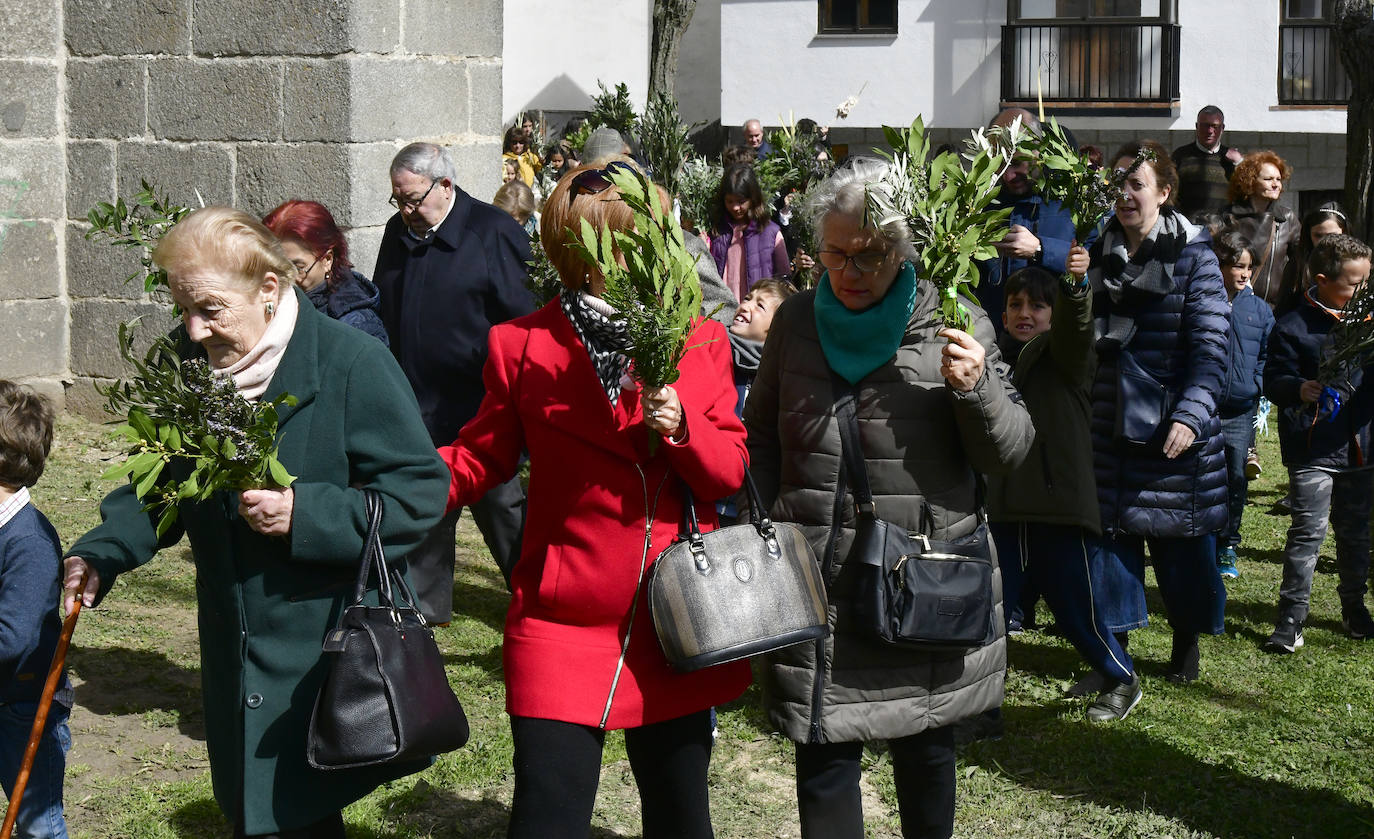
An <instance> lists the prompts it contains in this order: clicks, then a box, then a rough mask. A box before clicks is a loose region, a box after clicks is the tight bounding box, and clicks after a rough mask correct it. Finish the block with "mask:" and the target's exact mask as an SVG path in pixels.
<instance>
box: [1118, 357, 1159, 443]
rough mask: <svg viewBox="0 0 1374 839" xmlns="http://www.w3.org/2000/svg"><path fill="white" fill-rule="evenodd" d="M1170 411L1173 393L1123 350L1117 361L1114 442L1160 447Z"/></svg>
mask: <svg viewBox="0 0 1374 839" xmlns="http://www.w3.org/2000/svg"><path fill="white" fill-rule="evenodd" d="M1173 408H1174V394H1173V392H1172V391H1170V390H1169V389H1168V388H1167V387H1165V386H1164V385H1163V384H1161V383H1160V382H1159V380H1158V379H1156V378H1155V377H1154V375H1153V374H1151V373H1150V371H1149V370H1146V369H1145V368H1144V367H1143V366H1142V365H1141V364H1140V362H1139V361H1137V360H1136V357H1135V353H1133V352H1131V351H1130V349H1129V348H1127V347H1122V348H1121V349H1120V350H1119V351H1118V352H1117V357H1116V429H1115V436H1116V439H1117V440H1118V441H1120V442H1122V443H1127V444H1131V445H1137V446H1143V445H1147V444H1149V443H1152V442H1158V443H1160V444H1163V442H1164V434H1165V433H1166V432H1165V431H1164V424H1165V420H1167V419H1168V418H1169V414H1170V412H1171V411H1173Z"/></svg>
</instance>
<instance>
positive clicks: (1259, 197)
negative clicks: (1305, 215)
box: [1220, 151, 1302, 308]
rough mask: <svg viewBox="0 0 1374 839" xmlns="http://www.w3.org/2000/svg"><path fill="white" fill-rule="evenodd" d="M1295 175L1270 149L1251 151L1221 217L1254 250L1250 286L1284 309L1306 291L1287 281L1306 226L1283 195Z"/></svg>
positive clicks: (1233, 177)
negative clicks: (1290, 258) (1291, 256)
mask: <svg viewBox="0 0 1374 839" xmlns="http://www.w3.org/2000/svg"><path fill="white" fill-rule="evenodd" d="M1292 177H1293V167H1292V166H1289V165H1288V164H1287V163H1286V162H1285V161H1284V159H1283V158H1281V157H1279V156H1278V155H1277V154H1275V153H1273V152H1272V151H1257V152H1253V153H1251V154H1247V155H1246V156H1245V159H1244V160H1242V161H1241V162H1240V163H1237V164H1236V171H1235V172H1234V173H1233V174H1232V175H1231V186H1230V188H1229V190H1228V192H1227V198H1229V199H1230V200H1231V206H1229V207H1227V208H1226V209H1225V210H1222V211H1221V216H1220V227H1226V228H1233V229H1235V230H1237V231H1238V232H1239V233H1240V234H1241V235H1242V236H1244V237H1245V238H1247V239H1249V240H1250V244H1251V246H1253V247H1254V249H1255V259H1256V262H1255V267H1254V269H1253V270H1252V273H1251V276H1250V287H1251V288H1253V289H1254V290H1255V294H1257V295H1259V296H1260V297H1262V298H1264V300H1265V302H1267V303H1268V304H1269V305H1270V306H1275V307H1280V308H1291V306H1290V304H1293V303H1294V301H1295V298H1296V296H1297V295H1298V294H1300V293H1301V291H1302V290H1301V289H1298V288H1292V287H1290V285H1288V284H1285V283H1284V269H1285V267H1286V266H1287V264H1288V254H1289V251H1290V250H1292V251H1293V254H1294V257H1295V258H1296V257H1297V247H1298V239H1299V237H1300V235H1301V231H1302V223H1301V221H1300V220H1299V218H1298V215H1297V213H1295V212H1293V210H1292V209H1291V208H1289V207H1288V206H1287V205H1285V204H1283V203H1281V202H1280V200H1279V199H1280V198H1281V197H1282V196H1283V190H1284V187H1285V186H1287V184H1288V181H1289V179H1290V178H1292ZM1290 282H1292V280H1291V278H1290Z"/></svg>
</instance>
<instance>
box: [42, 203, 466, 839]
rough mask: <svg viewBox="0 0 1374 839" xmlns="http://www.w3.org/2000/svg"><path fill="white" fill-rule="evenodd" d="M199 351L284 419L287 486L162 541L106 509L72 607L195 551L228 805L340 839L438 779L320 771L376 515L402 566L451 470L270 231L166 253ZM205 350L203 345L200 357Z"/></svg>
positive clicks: (266, 826)
mask: <svg viewBox="0 0 1374 839" xmlns="http://www.w3.org/2000/svg"><path fill="white" fill-rule="evenodd" d="M153 258H154V260H155V261H156V262H157V264H158V265H160V266H161V267H163V268H165V269H166V270H167V274H168V280H169V285H170V289H171V294H172V299H173V300H174V301H175V302H176V304H177V306H178V307H179V308H180V310H181V317H182V321H183V324H184V326H185V330H186V336H187V337H188V338H189V339H190V341H191V342H194V344H195V345H198V346H197V347H194V348H193V349H194V354H197V355H203V356H204V357H206V358H207V360H208V362H209V364H210V367H211V368H212V369H213V370H214V371H216V373H217V374H218V375H225V376H230V377H232V380H233V382H234V384H235V386H236V387H237V389H238V391H239V393H240V394H242V395H243V396H244V397H246V398H248V399H250V400H255V399H259V398H264V397H265V398H269V399H270V398H273V397H275V396H277V395H279V394H281V393H290V394H291V395H293V396H295V397H296V400H297V401H296V403H295V404H294V405H293V406H289V407H285V406H284V407H281V408H280V409H279V413H280V425H279V430H278V435H279V436H278V440H279V444H280V448H279V456H280V458H281V461H282V463H283V464H284V465H285V466H286V468H287V470H288V471H289V472H291V473H292V474H294V475H295V476H296V481H295V483H293V484H292V486H291V487H290V488H289V489H261V490H245V491H242V492H239V493H221V494H220V495H219V496H218V497H214V498H211V499H209V500H207V501H205V502H201V503H189V502H187V503H182V504H181V506H180V510H179V517H178V523H177V526H176V527H174V528H173V529H172V531H171V532H168V533H167V534H165V535H164V536H163V538H161V539H159V538H158V537H157V534H156V528H155V523H154V521H153V518H152V514H149V513H144V512H141V508H142V506H143V505H142V503H141V502H140V501H139V499H138V498H136V497H135V495H134V492H133V489H132V487H130V486H124V487H121V488H119V489H117V490H115V491H114V492H112V493H110V495H108V496H107V497H106V498H105V500H104V501H103V502H102V503H101V505H100V512H101V517H102V520H103V523H102V524H101V525H100V526H99V527H97V528H95V529H94V530H92V531H91V532H90V533H87V534H86V535H85V536H83V537H82V538H81V539H79V540H78V541H77V542H76V544H75V545H73V546H72V548H71V550H70V552H69V556H68V557H67V559H66V560H65V575H66V588H67V591H68V601H69V603H70V600H71V598H72V597H74V596H76V595H77V594H78V592H77V588H78V586H80V580H81V577H82V575H83V574H88V581H87V583H86V586H85V588H84V590H83V591H82V592H80V596H82V598H83V603H85V604H86V605H93V604H95V603H96V602H98V601H99V600H100V599H101V598H102V597H104V596H105V594H106V593H107V592H108V591H109V590H110V587H111V586H112V585H113V583H114V581H115V578H116V576H117V575H119V574H121V573H123V572H125V571H129V570H132V569H133V568H136V567H137V566H139V565H141V564H143V563H144V562H147V561H148V560H149V559H151V558H152V557H153V555H154V554H155V553H156V552H157V551H158V549H160V548H164V547H167V546H169V545H172V544H175V543H176V542H177V540H178V539H180V537H181V534H182V532H183V531H184V532H185V534H186V535H187V536H188V537H189V538H190V542H191V550H192V552H193V553H194V555H195V563H196V596H197V600H198V604H199V625H200V648H201V686H202V690H203V694H204V703H205V728H206V740H207V744H208V746H209V751H210V772H211V776H212V779H213V781H214V790H215V798H216V799H217V800H218V802H219V805H220V807H221V808H222V809H223V810H224V813H225V815H226V816H227V817H228V818H229V819H230V821H231V822H233V824H234V826H235V835H236V836H258V835H280V836H293V837H294V836H300V837H342V836H343V819H342V816H341V814H340V812H341V810H342V808H343V807H344V806H345V805H347V804H348V803H350V802H352V801H354V800H356V799H358V798H360V797H362V796H364V795H366V794H367V793H368V792H369V791H371V790H372V789H374V788H375V787H376V786H377V785H378V784H380V783H382V782H384V781H387V780H391V779H393V778H396V777H399V776H401V775H404V774H407V773H409V772H413V771H416V770H418V769H421V768H423V767H424V766H425V765H427V764H418V765H417V764H410V765H404V766H385V767H378V768H375V769H355V770H335V771H330V772H321V771H317V770H315V769H312V768H310V766H309V765H308V764H307V763H306V759H305V739H306V730H307V725H308V722H309V719H310V712H311V708H312V707H313V705H314V701H315V696H316V694H317V692H318V691H319V687H320V683H321V681H322V680H323V677H324V663H323V662H322V661H321V654H320V645H321V642H322V640H323V638H324V635H325V633H326V632H327V631H328V630H329V629H330V628H331V627H332V626H333V625H334V622H335V621H336V619H337V618H338V616H339V613H340V611H341V610H342V608H343V606H344V605H345V600H347V599H349V598H350V597H351V595H352V583H353V580H354V577H355V575H356V571H357V567H358V562H359V557H360V554H361V551H362V546H363V538H364V535H365V533H366V516H365V510H364V497H363V493H362V491H361V490H362V488H364V487H366V488H371V489H375V490H377V491H378V492H380V493H381V494H382V496H383V498H384V503H385V515H384V517H383V520H382V542H383V545H384V547H385V548H386V550H387V552H388V553H389V554H390V555H392V556H395V557H400V556H401V555H402V554H404V553H405V552H406V551H407V550H409V549H410V548H411V547H413V546H414V545H416V544H418V543H419V542H420V540H421V539H422V538H423V536H424V534H425V532H426V531H427V530H428V529H429V527H430V526H432V525H433V524H434V523H435V522H436V521H438V519H439V516H440V514H441V513H442V512H443V509H444V503H445V501H446V499H447V492H448V470H447V469H446V468H445V467H444V465H443V462H442V461H440V460H439V458H438V456H437V455H436V453H435V451H434V448H433V446H432V445H431V444H430V440H429V435H428V434H427V433H426V432H425V429H424V425H423V424H422V423H421V421H420V415H419V410H418V408H417V407H416V403H415V397H414V395H413V394H412V392H411V390H410V387H409V386H408V385H407V383H406V380H405V377H404V376H403V374H402V373H401V371H400V369H399V368H398V367H397V366H396V363H395V361H394V360H393V359H392V357H391V354H390V353H389V352H387V349H386V347H384V346H382V345H381V344H380V343H378V342H377V341H375V340H373V339H372V338H370V337H368V336H367V335H365V334H363V333H361V332H359V331H357V330H355V329H352V328H351V327H348V326H346V325H343V324H341V323H338V322H337V321H333V320H331V319H329V318H328V317H325V316H324V315H321V314H319V313H318V312H316V311H315V307H314V306H312V305H310V304H309V303H308V302H307V301H306V300H305V297H304V296H303V295H302V294H300V293H299V291H298V290H297V289H295V288H294V287H293V278H294V276H295V268H294V267H293V266H292V264H291V261H290V260H289V259H287V257H286V255H285V253H283V251H282V249H281V245H280V243H279V242H278V241H277V239H276V237H275V236H273V235H272V233H271V232H270V231H268V230H267V228H265V227H263V226H262V225H261V224H260V223H258V222H257V220H255V219H253V218H252V217H250V216H248V215H247V214H245V213H242V212H239V211H236V210H231V209H228V208H224V207H209V208H205V209H202V210H198V211H196V212H194V213H192V214H191V215H189V216H188V217H187V218H185V219H184V220H183V221H181V222H180V223H179V224H178V225H177V226H176V227H174V228H173V229H172V230H170V231H168V233H167V234H166V235H165V236H164V237H163V239H162V241H161V242H160V243H159V245H158V247H157V250H156V251H155V252H154V254H153ZM188 346H190V345H188Z"/></svg>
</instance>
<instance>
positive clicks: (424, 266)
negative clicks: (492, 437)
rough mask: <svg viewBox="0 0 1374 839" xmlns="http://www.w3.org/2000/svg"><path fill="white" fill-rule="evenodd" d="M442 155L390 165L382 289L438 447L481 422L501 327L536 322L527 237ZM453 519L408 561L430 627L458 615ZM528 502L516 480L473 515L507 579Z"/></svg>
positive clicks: (412, 150) (428, 152) (434, 150)
mask: <svg viewBox="0 0 1374 839" xmlns="http://www.w3.org/2000/svg"><path fill="white" fill-rule="evenodd" d="M456 175H457V171H456V169H455V168H454V165H453V159H452V158H451V157H449V154H448V152H447V151H446V150H445V149H444V148H443V147H441V146H437V145H434V144H433V143H411V144H410V145H408V146H406V147H405V148H403V149H401V150H400V151H399V152H398V153H397V154H396V157H395V158H393V159H392V161H391V199H390V203H391V205H392V206H393V207H396V209H397V210H398V212H397V213H396V214H395V215H394V216H392V217H391V220H390V221H388V222H387V225H386V232H385V233H384V234H383V235H382V244H381V248H380V250H379V251H378V254H377V267H376V270H375V271H374V272H373V274H372V276H373V281H374V282H375V283H376V284H377V288H378V289H379V291H380V292H381V316H382V323H383V324H384V325H385V326H386V331H387V335H388V336H389V337H390V339H391V351H392V353H393V354H395V356H396V360H397V361H398V362H400V365H401V369H402V370H404V371H405V374H406V378H408V379H409V380H410V385H411V387H412V388H414V389H415V397H416V399H417V400H419V403H420V413H421V416H422V417H423V418H424V422H425V427H426V428H427V429H428V430H429V434H430V437H431V439H432V440H433V442H434V445H435V446H442V445H448V444H449V443H452V442H453V440H454V438H456V437H457V436H458V431H459V429H461V428H462V427H463V425H464V424H465V423H467V421H468V420H469V419H471V418H472V417H473V416H474V415H475V414H476V413H477V408H478V406H479V405H481V403H482V397H483V396H484V395H485V394H486V389H485V387H484V386H483V384H482V368H483V367H484V366H485V364H486V361H487V332H488V331H490V329H491V327H492V326H494V325H496V324H498V323H503V322H505V321H508V320H511V319H512V318H516V317H520V316H521V315H526V314H529V313H530V312H531V311H533V309H534V300H533V297H532V296H531V295H530V293H529V291H528V289H527V288H526V285H525V278H526V274H527V272H528V265H527V262H528V260H529V258H530V246H529V237H528V236H527V235H526V234H525V231H524V230H522V229H521V227H520V225H518V224H516V223H515V221H514V220H513V219H512V218H511V217H510V216H508V215H506V214H505V213H503V212H502V211H500V210H498V209H496V208H495V207H493V206H491V205H490V204H486V203H483V202H481V201H478V200H477V199H475V198H473V197H472V196H470V195H468V194H467V193H466V192H464V191H463V190H462V189H460V188H459V187H458V185H457V184H456V183H455V178H456ZM458 515H459V511H457V510H455V511H454V512H453V513H450V514H449V515H448V516H445V517H444V519H443V520H441V521H440V522H439V524H438V525H437V526H436V527H435V529H434V530H433V531H432V532H431V533H430V536H429V538H427V539H426V540H425V542H424V543H423V544H421V545H420V547H418V548H416V549H415V550H414V551H412V552H411V553H410V555H409V556H408V561H409V563H410V568H411V573H412V577H413V579H414V580H415V585H416V588H417V594H418V595H419V597H420V600H421V601H422V602H421V604H420V605H421V607H422V609H423V611H424V613H425V617H426V618H428V619H429V620H430V621H431V622H434V623H444V622H447V621H448V619H449V617H450V616H451V614H452V608H453V602H452V600H453V563H454V559H455V533H454V531H455V529H456V526H457V523H458ZM524 517H525V495H524V491H523V490H522V489H521V488H520V483H519V480H518V479H512V480H511V481H509V482H507V483H505V484H502V485H500V486H498V487H496V488H495V489H493V490H492V491H491V492H490V493H488V494H487V495H486V496H485V497H484V498H483V499H482V500H481V501H479V502H478V503H476V504H474V505H472V518H473V520H474V521H475V522H476V523H477V528H478V529H479V530H480V531H481V532H482V538H483V539H484V540H486V543H487V548H488V549H489V550H490V551H491V554H492V557H493V558H494V559H495V560H496V563H497V565H499V566H500V567H501V570H502V572H503V573H505V575H506V577H507V578H509V577H510V569H511V568H512V567H513V566H514V565H515V561H516V559H517V558H518V557H519V553H520V533H521V530H522V528H523V526H524Z"/></svg>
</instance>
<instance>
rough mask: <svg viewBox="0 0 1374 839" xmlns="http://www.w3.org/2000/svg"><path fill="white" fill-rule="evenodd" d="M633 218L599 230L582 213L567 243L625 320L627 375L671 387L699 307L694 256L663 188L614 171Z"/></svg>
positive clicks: (643, 382)
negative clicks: (662, 196) (623, 226)
mask: <svg viewBox="0 0 1374 839" xmlns="http://www.w3.org/2000/svg"><path fill="white" fill-rule="evenodd" d="M610 177H611V180H612V181H613V182H614V183H615V185H616V187H617V188H618V190H619V192H620V200H622V201H624V202H625V203H626V205H628V206H629V208H630V211H631V213H632V214H633V215H634V226H633V227H632V228H631V229H630V230H626V231H615V232H612V231H610V230H607V229H602V230H597V229H595V228H593V227H592V225H591V223H590V222H588V221H587V220H586V219H585V218H584V219H582V226H581V229H580V231H578V232H576V233H575V232H573V231H571V230H570V231H568V234H569V240H568V245H569V247H571V248H572V249H573V250H574V251H575V252H576V253H577V254H578V255H579V256H581V257H582V259H583V260H585V261H586V263H587V264H588V265H589V266H591V267H592V268H593V269H594V270H595V271H597V272H599V273H600V274H601V276H602V277H604V278H605V288H604V291H603V293H602V299H604V300H605V301H606V302H607V303H608V304H610V306H611V307H612V308H614V309H615V310H616V312H617V313H618V316H619V318H620V319H622V320H623V321H624V323H625V328H626V332H627V333H628V336H629V349H628V350H627V352H626V355H627V356H628V357H629V359H630V375H631V376H632V377H633V378H634V380H635V381H637V382H639V383H640V385H641V386H642V387H644V388H645V389H654V388H659V387H662V386H664V385H668V384H672V383H673V382H675V381H677V378H678V369H677V366H678V363H679V362H680V361H681V360H682V356H683V355H684V354H685V353H686V352H687V341H688V338H689V337H690V334H691V331H692V329H693V321H694V319H695V318H696V317H697V315H698V314H700V312H701V286H700V284H699V283H698V281H697V272H696V259H695V257H693V256H692V255H691V254H690V253H688V252H687V247H686V245H685V244H684V243H683V240H682V228H681V226H679V225H678V224H677V222H676V221H674V220H673V217H672V214H671V213H669V212H668V211H666V210H664V208H663V206H662V202H660V201H659V195H658V189H657V188H656V187H655V186H654V185H653V184H651V183H649V181H648V179H647V178H645V177H644V175H643V174H642V173H640V172H638V171H636V170H633V169H629V170H619V171H616V172H613V173H611V175H610Z"/></svg>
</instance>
